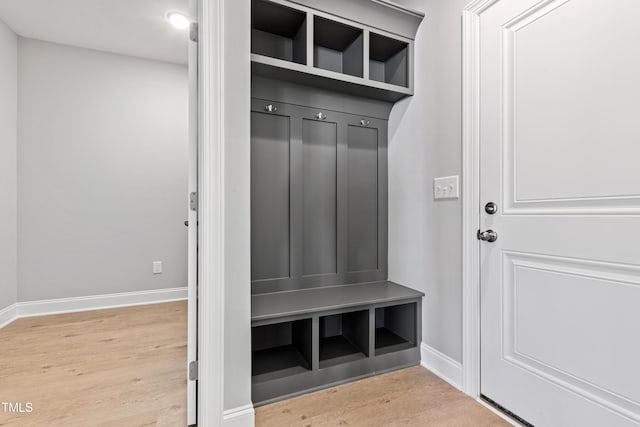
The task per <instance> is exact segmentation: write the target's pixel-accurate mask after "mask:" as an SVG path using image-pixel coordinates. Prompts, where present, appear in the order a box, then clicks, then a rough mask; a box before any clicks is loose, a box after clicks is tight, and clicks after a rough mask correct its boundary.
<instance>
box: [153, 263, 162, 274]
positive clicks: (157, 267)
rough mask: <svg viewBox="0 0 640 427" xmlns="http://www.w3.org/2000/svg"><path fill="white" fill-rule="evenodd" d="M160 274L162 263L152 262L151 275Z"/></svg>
mask: <svg viewBox="0 0 640 427" xmlns="http://www.w3.org/2000/svg"><path fill="white" fill-rule="evenodd" d="M160 273H162V261H153V274H160Z"/></svg>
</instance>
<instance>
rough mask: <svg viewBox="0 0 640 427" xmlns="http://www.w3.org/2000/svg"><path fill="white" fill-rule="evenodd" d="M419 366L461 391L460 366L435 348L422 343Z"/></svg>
mask: <svg viewBox="0 0 640 427" xmlns="http://www.w3.org/2000/svg"><path fill="white" fill-rule="evenodd" d="M420 359H421V362H420V364H421V365H422V366H424V367H425V368H427V369H428V370H430V371H431V372H433V373H434V374H436V375H437V376H439V377H440V378H442V379H443V380H445V381H446V382H448V383H449V384H451V385H452V386H454V387H455V388H457V389H458V390H462V364H461V363H460V362H458V361H456V360H453V359H452V358H450V357H449V356H447V355H446V354H444V353H441V352H440V351H438V350H436V349H435V348H433V347H431V346H429V345H427V344H425V343H422V345H421V346H420Z"/></svg>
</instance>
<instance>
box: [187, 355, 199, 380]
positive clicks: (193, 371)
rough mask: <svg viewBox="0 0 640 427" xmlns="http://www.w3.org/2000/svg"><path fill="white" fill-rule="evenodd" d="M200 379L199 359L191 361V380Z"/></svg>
mask: <svg viewBox="0 0 640 427" xmlns="http://www.w3.org/2000/svg"><path fill="white" fill-rule="evenodd" d="M197 380H198V361H197V360H194V361H193V362H189V381H197Z"/></svg>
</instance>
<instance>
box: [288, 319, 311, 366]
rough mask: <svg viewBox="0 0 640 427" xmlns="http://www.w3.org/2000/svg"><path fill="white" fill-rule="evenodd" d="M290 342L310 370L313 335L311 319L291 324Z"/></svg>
mask: <svg viewBox="0 0 640 427" xmlns="http://www.w3.org/2000/svg"><path fill="white" fill-rule="evenodd" d="M292 323H293V324H292V329H291V342H292V344H293V345H294V346H295V347H296V348H297V349H298V351H299V352H300V354H302V357H304V359H305V360H306V361H307V362H308V364H309V366H308V368H309V369H311V366H312V359H313V344H312V342H313V333H312V331H311V319H301V320H296V321H294V322H292Z"/></svg>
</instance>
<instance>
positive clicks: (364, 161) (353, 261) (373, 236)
mask: <svg viewBox="0 0 640 427" xmlns="http://www.w3.org/2000/svg"><path fill="white" fill-rule="evenodd" d="M348 147H349V148H348V169H349V172H348V175H349V177H348V187H347V192H348V225H347V226H348V251H347V256H348V263H347V265H348V270H349V271H350V272H354V271H365V270H377V269H378V130H377V129H373V128H365V127H359V126H349V131H348Z"/></svg>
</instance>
